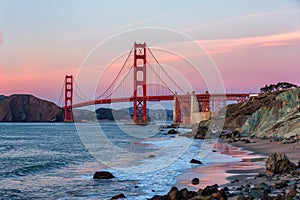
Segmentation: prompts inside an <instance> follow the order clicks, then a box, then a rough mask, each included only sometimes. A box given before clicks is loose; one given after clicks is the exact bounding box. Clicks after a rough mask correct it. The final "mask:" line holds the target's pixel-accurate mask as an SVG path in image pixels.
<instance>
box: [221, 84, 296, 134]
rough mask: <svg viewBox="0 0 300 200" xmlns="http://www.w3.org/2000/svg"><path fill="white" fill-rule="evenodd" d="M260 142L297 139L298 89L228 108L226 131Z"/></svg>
mask: <svg viewBox="0 0 300 200" xmlns="http://www.w3.org/2000/svg"><path fill="white" fill-rule="evenodd" d="M232 128H241V132H242V133H244V134H247V135H251V136H256V137H260V138H290V137H294V136H297V135H300V88H296V89H293V90H286V91H278V92H273V93H267V94H262V95H259V96H257V97H252V98H250V99H249V100H248V101H247V102H243V103H239V104H235V105H230V106H228V107H227V115H226V120H225V129H232Z"/></svg>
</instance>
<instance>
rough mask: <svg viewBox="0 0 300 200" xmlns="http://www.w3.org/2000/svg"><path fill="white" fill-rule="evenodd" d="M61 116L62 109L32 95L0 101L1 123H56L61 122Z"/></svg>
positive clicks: (6, 98)
mask: <svg viewBox="0 0 300 200" xmlns="http://www.w3.org/2000/svg"><path fill="white" fill-rule="evenodd" d="M63 115H64V113H63V109H62V108H60V107H58V106H57V105H55V104H54V103H52V102H49V101H45V100H42V99H39V98H36V97H34V96H32V95H21V94H15V95H11V96H9V97H5V98H3V99H1V100H0V121H3V122H52V121H56V122H57V121H63Z"/></svg>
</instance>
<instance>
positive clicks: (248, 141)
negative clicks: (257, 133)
mask: <svg viewBox="0 0 300 200" xmlns="http://www.w3.org/2000/svg"><path fill="white" fill-rule="evenodd" d="M243 142H244V143H246V144H250V143H251V142H250V140H248V139H245V140H244V141H243Z"/></svg>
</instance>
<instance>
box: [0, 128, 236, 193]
mask: <svg viewBox="0 0 300 200" xmlns="http://www.w3.org/2000/svg"><path fill="white" fill-rule="evenodd" d="M158 126H159V124H153V125H150V126H144V127H140V126H134V125H124V124H122V123H114V122H105V123H101V124H99V123H76V124H72V123H1V124H0V199H110V198H111V197H112V196H114V195H117V194H120V193H124V194H125V196H126V197H127V199H146V198H150V197H152V196H153V195H155V194H165V193H166V192H167V191H168V190H169V189H170V188H171V187H172V186H173V185H174V184H175V183H176V177H178V176H180V175H182V173H184V171H185V170H188V169H191V168H192V167H194V165H192V164H190V163H189V160H190V159H192V158H198V159H200V160H202V161H203V162H204V164H208V165H209V164H210V163H211V162H212V159H211V157H210V154H208V155H207V156H202V157H201V156H200V157H199V152H201V151H202V150H203V144H202V143H201V141H199V140H198V141H196V140H191V139H187V138H185V137H180V136H174V135H167V134H166V132H165V131H163V132H161V131H159V130H158ZM180 131H181V132H184V131H186V130H180ZM207 151H209V149H207ZM214 156H216V154H214ZM222 159H223V160H226V161H228V160H230V159H232V158H228V157H227V156H225V155H221V154H220V155H218V157H217V158H216V157H215V158H213V160H214V162H219V161H221V160H222ZM99 170H107V171H110V172H112V173H113V174H114V176H115V177H116V178H114V179H110V180H93V174H94V172H95V171H99Z"/></svg>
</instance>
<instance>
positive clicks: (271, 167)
mask: <svg viewBox="0 0 300 200" xmlns="http://www.w3.org/2000/svg"><path fill="white" fill-rule="evenodd" d="M295 169H296V165H295V164H294V163H292V162H291V161H290V160H289V159H288V157H287V155H286V154H285V153H278V152H276V153H273V154H272V155H270V156H269V157H268V159H267V161H266V170H267V172H269V173H272V174H288V173H290V172H291V171H292V170H295Z"/></svg>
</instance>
